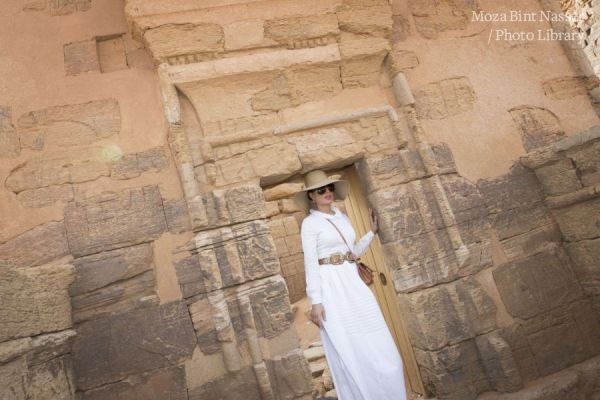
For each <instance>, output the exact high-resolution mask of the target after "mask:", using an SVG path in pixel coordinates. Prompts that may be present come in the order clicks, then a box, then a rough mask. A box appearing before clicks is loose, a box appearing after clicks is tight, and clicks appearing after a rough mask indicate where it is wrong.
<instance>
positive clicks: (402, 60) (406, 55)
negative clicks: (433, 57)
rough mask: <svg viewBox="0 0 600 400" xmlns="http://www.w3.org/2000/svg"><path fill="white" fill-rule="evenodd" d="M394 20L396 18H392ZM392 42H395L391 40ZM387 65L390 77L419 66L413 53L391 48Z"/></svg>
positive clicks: (415, 54)
mask: <svg viewBox="0 0 600 400" xmlns="http://www.w3.org/2000/svg"><path fill="white" fill-rule="evenodd" d="M394 19H396V16H394ZM393 42H395V41H394V40H393ZM389 63H390V65H389V68H390V71H391V72H392V75H396V74H397V73H398V72H403V71H406V70H409V69H412V68H415V67H417V66H418V65H419V58H418V57H417V53H415V52H414V51H410V50H404V49H400V48H396V47H393V48H392V51H391V52H390V59H389Z"/></svg>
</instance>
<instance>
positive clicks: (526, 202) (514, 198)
mask: <svg viewBox="0 0 600 400" xmlns="http://www.w3.org/2000/svg"><path fill="white" fill-rule="evenodd" d="M477 188H478V189H479V192H480V193H481V195H482V196H483V201H484V203H485V204H486V205H487V207H488V211H489V212H490V213H492V214H494V213H499V212H503V211H507V210H511V209H515V208H528V207H531V206H532V205H534V204H535V203H539V202H542V201H543V200H544V191H543V189H542V187H541V185H540V183H539V181H538V179H537V177H536V176H535V174H534V172H533V171H531V170H528V169H526V168H525V167H523V166H522V165H520V164H515V165H514V166H513V167H512V168H511V171H510V172H509V173H508V174H506V175H503V176H501V177H498V178H491V179H480V180H478V181H477Z"/></svg>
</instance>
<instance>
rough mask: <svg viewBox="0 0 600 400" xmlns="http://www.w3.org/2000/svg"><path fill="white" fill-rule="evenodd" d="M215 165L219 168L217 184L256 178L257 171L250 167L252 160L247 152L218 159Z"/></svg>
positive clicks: (222, 184)
mask: <svg viewBox="0 0 600 400" xmlns="http://www.w3.org/2000/svg"><path fill="white" fill-rule="evenodd" d="M215 167H216V169H217V177H216V185H217V186H225V185H230V184H233V183H240V182H248V181H250V180H252V179H254V178H256V173H255V172H254V170H253V169H252V168H251V167H250V160H248V157H247V156H246V155H245V154H242V155H240V156H235V157H231V158H227V159H223V160H218V161H217V162H215Z"/></svg>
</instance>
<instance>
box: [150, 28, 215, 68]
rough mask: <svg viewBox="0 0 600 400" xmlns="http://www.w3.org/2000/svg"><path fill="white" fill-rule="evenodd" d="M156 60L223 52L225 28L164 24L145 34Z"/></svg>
mask: <svg viewBox="0 0 600 400" xmlns="http://www.w3.org/2000/svg"><path fill="white" fill-rule="evenodd" d="M144 40H145V41H146V42H147V43H148V46H149V48H150V51H151V52H152V55H153V57H154V59H155V60H159V61H167V60H168V58H169V57H174V56H179V55H187V54H212V53H217V52H220V51H222V50H223V45H224V34H223V28H222V27H221V26H220V25H217V24H211V23H199V24H191V23H184V24H163V25H160V26H157V27H156V28H151V29H148V30H147V31H145V32H144Z"/></svg>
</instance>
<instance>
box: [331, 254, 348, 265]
mask: <svg viewBox="0 0 600 400" xmlns="http://www.w3.org/2000/svg"><path fill="white" fill-rule="evenodd" d="M329 260H330V262H331V263H332V264H333V265H340V264H343V263H344V255H343V254H342V253H334V254H332V255H330V256H329Z"/></svg>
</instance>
